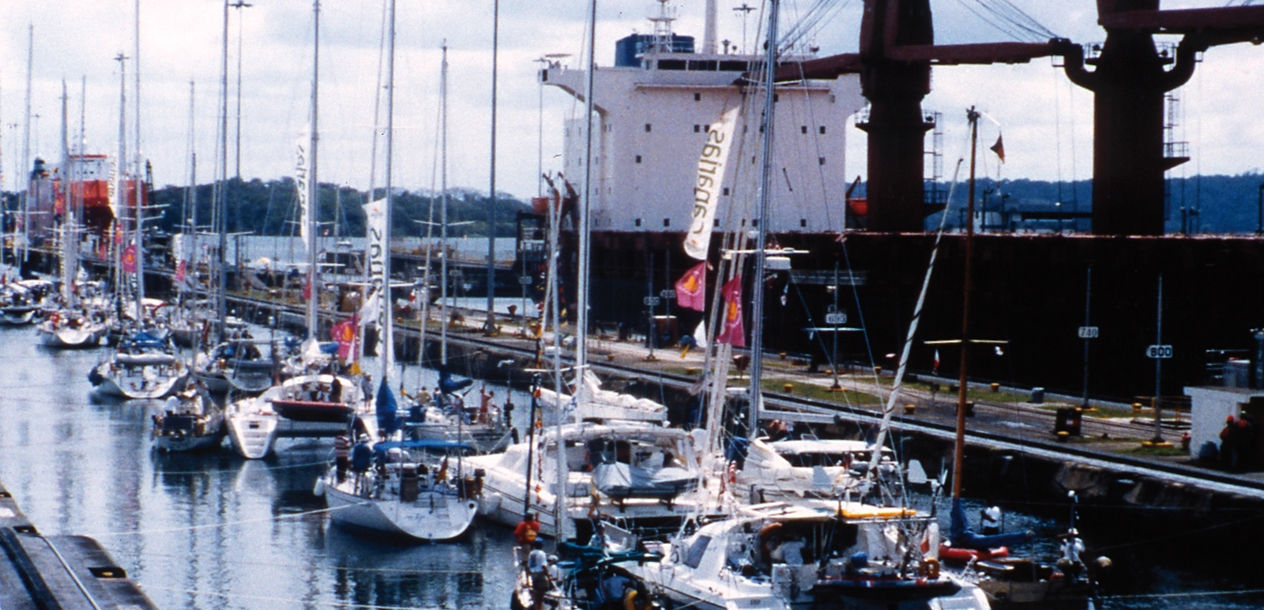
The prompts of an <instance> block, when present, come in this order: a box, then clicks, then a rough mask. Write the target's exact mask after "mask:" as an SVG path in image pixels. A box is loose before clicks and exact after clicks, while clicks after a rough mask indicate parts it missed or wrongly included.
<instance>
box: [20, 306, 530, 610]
mask: <svg viewBox="0 0 1264 610" xmlns="http://www.w3.org/2000/svg"><path fill="white" fill-rule="evenodd" d="M36 344H37V339H36V335H35V332H34V329H33V328H25V329H11V328H6V329H2V330H0V353H2V354H4V360H5V362H6V363H7V366H5V367H0V387H3V388H4V391H3V392H0V413H3V417H0V447H2V448H3V450H4V454H5V459H4V460H2V461H0V482H3V484H4V486H5V487H6V488H7V489H8V490H9V491H10V492H11V493H12V494H13V495H14V498H15V499H16V501H17V503H18V505H19V506H20V507H21V509H22V511H23V512H24V513H25V514H26V516H27V518H28V519H30V521H31V522H32V523H34V524H35V526H36V527H37V528H38V529H39V530H40V531H41V532H42V533H44V534H47V535H54V534H86V535H90V536H93V537H94V538H96V539H97V540H98V541H99V542H100V543H101V544H102V545H103V546H104V547H105V548H106V549H107V551H108V552H109V553H110V555H111V556H112V557H113V558H114V560H115V561H116V562H117V563H118V564H119V565H121V566H122V567H123V568H124V569H126V570H127V572H128V574H129V576H130V577H131V578H132V579H133V580H135V581H136V582H138V583H139V584H140V585H141V586H142V587H143V588H144V590H145V592H146V593H147V594H148V595H149V597H150V598H151V599H152V600H153V601H154V602H155V603H156V604H157V605H158V606H159V607H161V608H301V607H347V606H356V607H407V608H504V607H506V604H507V601H508V599H509V591H510V582H511V581H510V578H509V574H510V572H511V570H512V559H511V555H510V553H511V551H510V544H511V543H510V538H511V535H510V532H509V531H508V530H507V529H505V528H501V527H498V526H495V525H491V524H481V525H480V526H479V527H478V528H477V530H476V531H474V532H473V533H472V534H471V535H470V536H468V538H467V539H466V540H463V541H461V542H456V543H443V544H421V545H407V546H401V545H395V544H389V543H384V542H382V541H372V540H366V539H364V538H363V537H362V536H360V535H358V534H353V533H349V532H347V531H344V530H342V529H341V528H338V527H331V526H330V524H329V518H328V516H327V515H326V514H325V513H324V512H323V509H324V500H323V499H322V498H318V497H316V496H315V495H313V494H312V486H313V484H314V482H315V480H316V477H317V476H318V475H319V474H320V472H321V471H322V470H323V468H324V465H325V464H326V463H327V459H328V457H329V444H328V441H324V442H314V441H304V440H282V441H280V442H279V444H278V448H279V451H278V452H277V455H275V456H274V457H272V458H270V459H268V460H265V461H259V462H247V461H245V460H242V459H240V458H238V457H237V456H236V454H234V453H232V451H231V450H230V449H228V448H225V449H224V450H223V451H221V452H218V453H212V454H208V455H194V456H185V455H175V456H166V455H161V454H159V453H157V452H152V451H150V439H149V432H150V425H151V424H150V415H151V414H152V413H153V412H155V410H156V409H157V408H158V405H151V404H145V403H137V402H130V403H107V402H94V401H93V400H91V399H90V388H91V386H90V384H89V383H88V380H87V371H88V370H89V368H90V367H91V366H92V365H93V364H95V363H96V362H97V359H98V358H99V357H101V356H102V355H103V354H104V350H99V351H98V350H88V351H53V350H47V349H45V348H42V347H39V346H37V345H36ZM370 370H372V369H370ZM415 384H416V381H415V377H414V376H412V375H410V378H409V386H410V387H415ZM490 387H491V386H489V388H490ZM495 390H496V394H497V396H504V391H503V388H499V387H497V388H495ZM515 403H516V404H518V405H525V404H526V400H525V397H522V396H519V397H517V398H515ZM525 411H526V409H525V408H520V409H516V410H515V415H521V414H522V413H523V412H525ZM524 419H525V416H524ZM225 446H226V447H227V444H226V445H225Z"/></svg>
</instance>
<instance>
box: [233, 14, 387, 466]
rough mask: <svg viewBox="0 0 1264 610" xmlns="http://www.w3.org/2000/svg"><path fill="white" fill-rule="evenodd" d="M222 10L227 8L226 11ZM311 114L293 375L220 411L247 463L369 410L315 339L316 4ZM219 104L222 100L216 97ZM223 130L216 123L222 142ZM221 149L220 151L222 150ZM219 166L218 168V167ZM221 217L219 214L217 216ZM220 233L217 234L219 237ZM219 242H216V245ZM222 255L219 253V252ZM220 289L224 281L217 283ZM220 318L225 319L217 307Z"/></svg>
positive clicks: (336, 429)
mask: <svg viewBox="0 0 1264 610" xmlns="http://www.w3.org/2000/svg"><path fill="white" fill-rule="evenodd" d="M225 10H227V9H225ZM312 55H313V59H312V66H313V67H312V72H313V74H312V108H311V110H312V116H311V127H310V133H309V134H308V140H307V141H306V142H304V141H303V140H300V141H299V142H298V145H297V147H298V171H297V175H298V178H299V180H298V181H297V182H298V184H297V186H298V195H299V209H300V212H301V214H302V217H303V222H302V224H301V231H302V236H303V242H304V245H305V246H306V248H307V290H308V291H309V298H308V299H307V309H306V323H307V336H306V338H305V339H304V341H303V343H302V347H301V349H300V353H299V354H298V359H299V361H298V363H297V364H296V365H295V369H296V372H298V374H296V375H294V376H292V377H289V378H288V379H285V380H284V381H281V382H280V383H277V384H275V385H273V386H272V387H270V388H268V390H266V391H265V392H263V393H262V394H260V395H258V396H252V397H248V398H243V399H241V400H236V401H233V402H230V403H229V404H228V406H227V407H226V408H225V417H226V424H227V427H228V437H229V440H230V441H232V445H233V448H234V449H235V450H236V451H237V453H239V454H240V455H241V456H242V457H245V458H247V459H261V458H263V457H265V456H267V455H268V454H269V453H271V452H272V448H273V445H274V443H275V442H276V439H277V438H278V437H333V436H337V435H339V434H344V433H346V432H347V430H349V429H351V428H352V426H353V425H359V426H361V428H362V429H363V427H364V426H366V425H369V424H368V421H370V420H366V419H364V418H363V417H362V416H364V415H367V414H368V412H369V411H371V410H372V402H371V401H370V400H368V398H369V397H368V396H367V393H368V392H367V391H366V390H365V389H363V388H362V387H361V384H360V383H358V382H357V381H355V380H353V379H351V378H350V377H347V376H345V375H343V374H342V373H341V371H339V370H337V368H338V367H337V366H336V363H335V362H334V361H333V359H332V358H331V357H330V356H329V354H328V353H326V352H325V351H324V350H323V349H322V346H321V345H320V343H319V342H318V341H317V340H316V332H317V325H318V322H319V320H318V319H317V315H316V310H317V301H318V300H319V295H320V286H319V282H320V276H319V274H318V273H317V265H316V214H315V207H314V206H315V205H316V202H317V194H318V188H317V185H318V182H317V174H316V163H317V158H318V157H317V142H318V141H319V140H318V137H317V130H316V127H317V117H318V112H317V111H318V105H317V103H318V101H319V97H318V91H319V89H318V83H319V65H320V3H319V2H314V3H313V53H312ZM221 101H222V99H221ZM225 133H226V130H225V129H224V126H223V125H222V124H221V134H220V135H221V139H223V138H224V137H226V136H225ZM221 150H222V149H221ZM222 167H223V164H221V168H222ZM221 216H222V214H221ZM221 235H222V234H221ZM222 242H223V240H222V238H221V244H222ZM221 256H222V250H221ZM220 283H221V285H222V284H223V279H222V278H221V280H220ZM219 307H220V308H221V309H220V312H219V313H220V318H221V319H223V318H224V314H223V309H222V304H220V305H219Z"/></svg>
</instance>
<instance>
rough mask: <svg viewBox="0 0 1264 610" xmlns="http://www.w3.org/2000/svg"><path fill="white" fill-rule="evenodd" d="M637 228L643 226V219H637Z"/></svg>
mask: <svg viewBox="0 0 1264 610" xmlns="http://www.w3.org/2000/svg"><path fill="white" fill-rule="evenodd" d="M636 226H638V227H639V226H641V219H640V218H638V219H636Z"/></svg>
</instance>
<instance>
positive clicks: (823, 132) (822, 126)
mask: <svg viewBox="0 0 1264 610" xmlns="http://www.w3.org/2000/svg"><path fill="white" fill-rule="evenodd" d="M821 135H825V126H824V125H821Z"/></svg>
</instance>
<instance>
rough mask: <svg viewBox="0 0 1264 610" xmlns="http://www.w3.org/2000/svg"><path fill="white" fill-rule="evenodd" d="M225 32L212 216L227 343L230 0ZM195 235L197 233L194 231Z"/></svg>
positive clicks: (220, 318) (219, 311) (219, 314)
mask: <svg viewBox="0 0 1264 610" xmlns="http://www.w3.org/2000/svg"><path fill="white" fill-rule="evenodd" d="M223 18H224V28H223V34H222V41H221V42H222V46H221V47H220V73H219V79H220V80H219V162H218V166H219V167H217V168H216V169H217V175H216V176H215V177H216V179H217V182H218V183H219V188H218V189H216V191H215V201H214V202H213V203H214V210H213V211H212V212H211V216H212V224H213V225H214V226H215V232H216V234H217V235H218V238H219V245H218V252H219V256H218V257H217V259H216V262H215V279H216V286H217V290H216V294H215V320H216V323H217V324H218V329H217V332H218V337H217V339H218V340H220V341H223V340H224V334H225V331H226V330H227V328H228V306H227V304H226V303H225V302H224V296H225V294H226V293H227V291H228V273H227V271H228V270H227V269H226V265H227V261H226V260H225V259H224V255H225V253H226V252H228V222H227V220H226V218H227V216H228V0H224V16H223ZM195 231H196V229H195Z"/></svg>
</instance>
